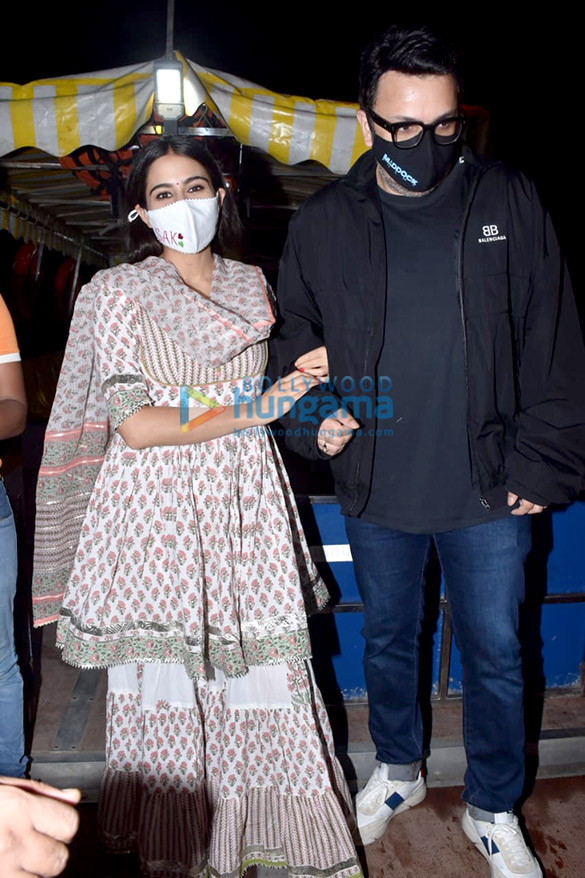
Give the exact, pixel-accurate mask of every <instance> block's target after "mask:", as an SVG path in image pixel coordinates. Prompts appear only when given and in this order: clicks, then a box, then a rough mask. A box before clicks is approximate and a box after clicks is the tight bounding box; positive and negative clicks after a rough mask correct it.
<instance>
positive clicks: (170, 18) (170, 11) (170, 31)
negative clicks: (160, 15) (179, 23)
mask: <svg viewBox="0 0 585 878" xmlns="http://www.w3.org/2000/svg"><path fill="white" fill-rule="evenodd" d="M174 30H175V0H167V48H166V52H165V58H166V60H167V61H173V60H174V58H175V56H174V54H173V43H174V41H175V40H174V36H175V34H174Z"/></svg>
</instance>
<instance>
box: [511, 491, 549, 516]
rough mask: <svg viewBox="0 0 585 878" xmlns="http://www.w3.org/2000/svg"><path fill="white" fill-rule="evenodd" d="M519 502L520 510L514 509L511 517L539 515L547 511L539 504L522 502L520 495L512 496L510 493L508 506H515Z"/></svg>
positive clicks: (528, 501) (527, 501)
mask: <svg viewBox="0 0 585 878" xmlns="http://www.w3.org/2000/svg"><path fill="white" fill-rule="evenodd" d="M518 502H519V506H518V508H517V509H513V510H512V512H511V513H510V514H511V515H538V513H539V512H542V511H543V510H544V509H546V506H539V505H538V504H537V503H531V502H530V500H522V499H521V498H520V497H519V496H518V494H512V492H511V491H508V506H513V505H514V503H518Z"/></svg>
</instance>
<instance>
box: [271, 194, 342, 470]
mask: <svg viewBox="0 0 585 878" xmlns="http://www.w3.org/2000/svg"><path fill="white" fill-rule="evenodd" d="M305 219H308V218H305V217H304V211H303V210H300V211H299V212H298V213H297V214H296V215H295V216H294V217H293V219H292V220H291V223H290V228H289V235H288V239H287V242H286V245H285V249H284V252H283V255H282V259H281V262H280V270H279V273H278V289H277V296H276V298H277V304H278V312H279V319H278V322H277V326H278V328H277V331H276V334H275V336H274V337H273V338H272V340H271V342H270V358H269V363H268V370H267V371H268V376H269V378H270V379H271V380H272V381H275V380H277V379H278V378H279V377H281V376H283V375H286V374H287V373H288V372H290V371H291V370H292V369H294V362H295V360H296V359H297V358H298V357H300V356H301V354H304V353H306V352H307V351H310V350H313V348H317V347H320V346H321V345H322V344H323V343H324V342H323V322H322V317H321V311H320V309H319V305H318V303H317V299H316V297H315V295H314V292H313V289H312V285H311V279H310V278H311V258H312V254H311V253H309V252H306V251H307V248H306V247H305V248H304V250H305V252H302V251H303V246H302V244H303V241H305V242H306V236H307V234H308V231H309V227H308V225H307V226H304V220H305ZM338 405H339V401H338V399H337V397H335V395H334V394H333V393H331V392H329V391H327V390H324V389H322V388H319V387H316V388H313V389H312V390H310V391H309V393H308V394H306V395H305V396H304V397H302V399H301V400H299V402H298V403H297V405H295V406H294V407H293V408H292V409H291V410H290V412H289V413H288V414H287V415H285V416H284V417H283V418H281V419H280V423H281V426H282V428H283V429H284V436H285V442H286V444H287V446H288V447H289V448H291V449H292V450H293V451H296V452H297V454H301V455H302V456H303V457H307V458H309V459H310V460H317V459H320V458H324V459H327V460H328V459H329V457H328V456H327V455H323V454H322V453H321V451H320V450H319V448H318V446H317V433H318V430H319V425H320V423H321V421H322V420H323V419H324V417H326V416H327V415H326V414H324V415H323V416H322V415H321V414H320V412H321V411H327V412H331V411H334V410H335V409H336V408H337V407H338Z"/></svg>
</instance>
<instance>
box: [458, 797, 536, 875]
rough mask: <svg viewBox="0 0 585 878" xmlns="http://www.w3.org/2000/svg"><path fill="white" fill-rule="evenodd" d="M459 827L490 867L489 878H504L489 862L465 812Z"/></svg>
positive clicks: (499, 870) (475, 830)
mask: <svg viewBox="0 0 585 878" xmlns="http://www.w3.org/2000/svg"><path fill="white" fill-rule="evenodd" d="M461 826H462V828H463V832H464V833H465V835H466V836H467V838H468V839H469V841H470V842H472V844H474V845H475V847H476V848H477V849H478V851H479V852H480V854H481V855H482V856H483V858H484V859H485V860H487V862H488V865H489V867H490V878H506V876H505V875H504V873H503V872H502V871H501V869H498V867H497V866H496V865H495V863H492V861H491V860H490V855H489V854H488V852H487V851H486V849H485V845H484V843H483V841H482V840H481V838H480V837H479V835H478V834H477V829H476V828H475V826H474V825H473V823H472V822H471V817H470V816H469V813H468V812H467V811H465V812H464V814H463V817H462V818H461ZM537 865H538V864H537ZM538 868H539V873H538V874H539V875H540V878H542V871H541V870H540V866H538ZM518 874H519V875H520V876H521V874H522V873H521V872H519V873H518Z"/></svg>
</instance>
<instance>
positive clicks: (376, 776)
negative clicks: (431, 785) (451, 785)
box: [355, 762, 427, 845]
mask: <svg viewBox="0 0 585 878" xmlns="http://www.w3.org/2000/svg"><path fill="white" fill-rule="evenodd" d="M388 768H389V766H388V765H385V764H384V763H383V762H382V763H380V765H378V766H377V768H375V769H374V773H373V774H372V776H371V778H370V779H369V781H368V782H367V784H366V786H365V787H364V788H363V790H362V791H361V793H358V795H357V797H356V800H355V806H356V817H357V828H358V832H359V834H360V838H361V840H362V844H364V845H366V844H372V843H373V842H375V841H377V840H378V839H379V838H382V836H383V835H384V832H385V831H386V827H387V826H388V824H389V823H390V821H391V820H392V818H393V817H394V815H395V814H400V812H401V811H407V810H408V808H412V807H413V805H418V803H419V802H422V800H423V799H424V797H425V796H426V794H427V787H426V784H425V781H424V778H423V777H422V775H421V774H420V772H419V775H418V778H417V779H416V780H413V781H402V780H388Z"/></svg>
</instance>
